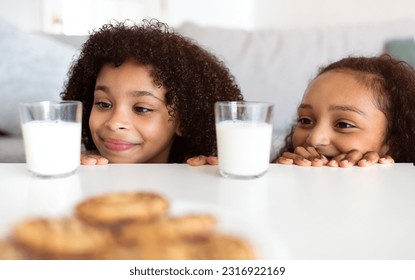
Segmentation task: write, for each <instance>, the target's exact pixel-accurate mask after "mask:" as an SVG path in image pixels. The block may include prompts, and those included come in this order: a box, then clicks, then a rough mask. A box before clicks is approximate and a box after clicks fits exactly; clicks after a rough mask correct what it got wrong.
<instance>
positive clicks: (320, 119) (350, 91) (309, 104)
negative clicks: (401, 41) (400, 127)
mask: <svg viewBox="0 0 415 280" xmlns="http://www.w3.org/2000/svg"><path fill="white" fill-rule="evenodd" d="M386 129H387V119H386V116H385V115H384V114H383V113H382V112H381V111H380V110H379V109H378V108H377V107H376V106H375V103H374V99H373V93H372V91H371V90H369V89H368V88H366V87H365V86H363V85H362V84H361V83H359V81H358V80H357V79H356V77H355V76H354V74H352V73H351V72H334V71H331V72H326V73H324V74H321V75H320V76H319V77H317V78H316V79H315V80H314V81H313V82H312V83H311V84H310V86H309V87H308V89H307V91H306V92H305V95H304V97H303V100H302V103H301V105H300V107H299V109H298V124H297V127H296V128H295V131H294V134H293V145H294V147H297V146H304V147H308V146H312V147H315V148H316V149H317V151H318V152H319V153H320V154H323V155H325V156H326V157H328V158H331V157H333V156H336V155H339V154H343V153H347V152H350V151H351V150H359V151H361V152H362V153H365V152H369V151H374V152H377V153H379V155H380V156H383V155H384V154H385V153H386V152H387V150H388V147H387V145H385V144H384V140H385V135H386Z"/></svg>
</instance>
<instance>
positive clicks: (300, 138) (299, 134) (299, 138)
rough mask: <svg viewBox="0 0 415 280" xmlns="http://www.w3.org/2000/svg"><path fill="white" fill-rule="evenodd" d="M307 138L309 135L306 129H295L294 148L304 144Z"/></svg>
mask: <svg viewBox="0 0 415 280" xmlns="http://www.w3.org/2000/svg"><path fill="white" fill-rule="evenodd" d="M306 139H307V135H306V133H305V132H304V131H301V130H299V129H297V128H296V129H295V130H294V133H293V139H292V142H293V146H294V148H296V147H298V146H304V144H305V142H306Z"/></svg>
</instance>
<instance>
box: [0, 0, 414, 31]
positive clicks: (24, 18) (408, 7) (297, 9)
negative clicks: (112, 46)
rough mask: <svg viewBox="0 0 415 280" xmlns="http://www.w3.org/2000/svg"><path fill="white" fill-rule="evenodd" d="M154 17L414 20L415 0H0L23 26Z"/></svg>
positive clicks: (239, 24)
mask: <svg viewBox="0 0 415 280" xmlns="http://www.w3.org/2000/svg"><path fill="white" fill-rule="evenodd" d="M146 17H154V18H158V19H160V20H162V21H165V22H167V23H169V25H171V26H173V27H176V26H180V25H181V24H183V23H184V22H193V23H196V24H199V25H202V26H212V27H225V28H237V29H243V30H256V29H268V28H284V29H286V28H309V27H325V26H332V25H351V24H362V23H379V22H389V21H395V20H412V19H414V17H415V1H414V0H347V1H346V0H289V1H288V0H0V18H3V19H4V20H7V21H8V22H10V23H13V24H14V25H17V26H18V27H20V28H21V29H24V30H30V31H42V32H48V33H58V34H66V35H82V34H87V33H88V30H91V29H93V28H96V27H98V26H101V25H102V24H103V23H106V22H107V21H108V20H110V19H116V20H124V19H126V18H129V19H133V20H135V21H141V19H142V18H146Z"/></svg>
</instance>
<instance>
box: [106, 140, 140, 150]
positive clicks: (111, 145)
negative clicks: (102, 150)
mask: <svg viewBox="0 0 415 280" xmlns="http://www.w3.org/2000/svg"><path fill="white" fill-rule="evenodd" d="M103 142H104V146H105V147H106V148H107V149H108V150H111V151H117V152H118V151H126V150H129V149H131V148H132V147H134V146H135V145H136V144H133V143H130V142H126V141H119V140H104V141H103Z"/></svg>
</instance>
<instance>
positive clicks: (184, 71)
mask: <svg viewBox="0 0 415 280" xmlns="http://www.w3.org/2000/svg"><path fill="white" fill-rule="evenodd" d="M61 97H62V99H64V100H80V101H82V103H83V123H82V125H83V126H82V140H83V144H84V147H85V149H86V153H84V154H83V155H82V157H81V162H82V163H83V164H106V163H108V162H110V163H183V162H186V160H188V159H191V158H193V159H196V160H197V159H199V158H200V156H203V157H205V156H206V157H205V158H207V156H215V155H216V153H217V151H216V136H215V120H214V113H213V108H214V103H215V102H216V101H224V100H230V101H240V100H243V96H242V94H241V92H240V89H239V87H238V85H237V84H236V82H235V80H234V77H233V76H232V75H231V74H230V72H229V70H228V68H227V67H226V66H225V65H224V63H223V62H222V61H220V60H219V59H218V58H217V57H216V56H215V55H213V54H212V53H210V52H208V51H207V50H205V49H203V48H202V47H200V46H199V45H198V44H197V43H195V42H193V41H192V40H190V39H188V38H185V37H183V36H182V35H180V34H178V33H176V32H175V31H173V30H172V29H171V28H169V27H168V25H166V24H165V23H162V22H159V21H157V20H155V19H151V20H144V21H143V22H142V23H141V24H140V25H138V24H135V23H133V22H111V23H108V24H105V25H104V26H102V27H101V28H100V29H98V30H94V31H93V32H92V33H91V34H90V36H89V38H88V40H87V41H86V42H85V43H84V44H83V46H82V49H81V51H80V54H79V57H78V58H77V60H75V61H74V62H73V64H72V66H71V68H70V70H69V72H68V80H67V82H66V83H65V86H64V90H63V92H62V93H61ZM190 162H191V161H190ZM196 163H197V162H196Z"/></svg>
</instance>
